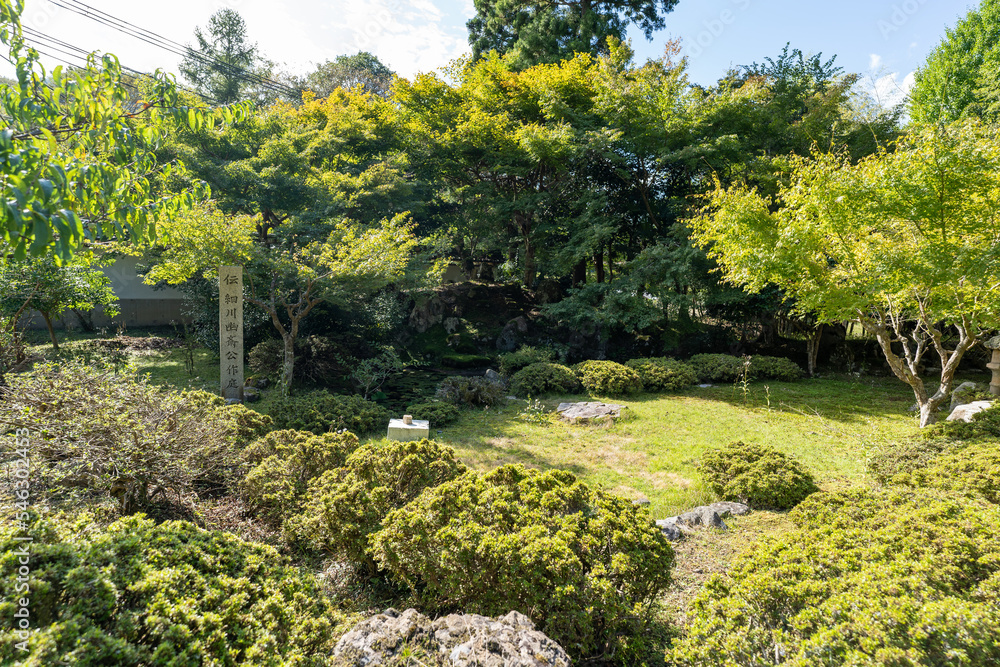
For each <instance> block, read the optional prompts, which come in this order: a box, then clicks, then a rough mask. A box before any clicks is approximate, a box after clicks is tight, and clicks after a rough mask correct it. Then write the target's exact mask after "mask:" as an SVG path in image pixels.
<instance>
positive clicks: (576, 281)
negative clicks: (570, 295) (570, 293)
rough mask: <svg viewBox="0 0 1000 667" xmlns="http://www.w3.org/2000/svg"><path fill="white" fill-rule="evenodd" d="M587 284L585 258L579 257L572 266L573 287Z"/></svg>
mask: <svg viewBox="0 0 1000 667" xmlns="http://www.w3.org/2000/svg"><path fill="white" fill-rule="evenodd" d="M586 284H587V260H585V259H581V260H580V261H579V262H577V263H576V266H574V267H573V287H579V286H580V285H586Z"/></svg>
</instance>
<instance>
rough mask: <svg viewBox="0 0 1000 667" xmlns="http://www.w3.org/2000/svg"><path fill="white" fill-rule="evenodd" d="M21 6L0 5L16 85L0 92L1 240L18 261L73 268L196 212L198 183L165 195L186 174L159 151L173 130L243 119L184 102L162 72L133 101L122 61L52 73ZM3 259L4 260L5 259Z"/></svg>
mask: <svg viewBox="0 0 1000 667" xmlns="http://www.w3.org/2000/svg"><path fill="white" fill-rule="evenodd" d="M21 9H22V4H21V2H20V0H16V1H12V0H0V22H2V23H3V25H4V29H3V31H2V33H0V39H2V41H3V42H4V43H5V44H6V45H7V46H8V47H9V59H10V61H11V62H13V63H14V64H15V67H16V71H17V84H16V85H8V84H3V85H0V113H2V114H3V115H4V117H5V119H6V121H5V122H6V128H5V129H3V130H0V178H2V179H3V181H4V184H5V191H6V193H7V200H6V205H5V206H3V207H2V209H0V239H2V241H4V242H5V243H6V244H7V245H8V246H9V249H10V252H11V254H12V256H13V257H14V258H15V259H17V260H21V259H24V258H25V257H26V256H27V255H29V254H30V255H32V256H36V257H38V256H42V255H53V256H55V257H56V258H57V261H67V260H69V258H70V257H72V256H73V254H75V253H76V252H78V251H79V250H80V249H81V248H82V247H83V246H84V245H85V244H88V243H91V242H94V241H99V240H101V239H107V238H111V237H117V238H127V239H141V238H148V237H153V236H155V234H156V228H155V225H154V224H153V220H154V219H155V218H156V217H157V216H159V215H169V214H171V213H175V212H177V211H180V210H182V209H184V208H186V207H190V206H191V204H192V203H193V201H194V200H195V199H196V198H198V197H199V196H201V195H202V194H203V191H204V188H203V186H202V184H201V183H198V182H192V183H189V184H188V187H185V188H181V189H178V190H171V191H165V190H163V189H162V187H161V184H162V182H163V181H164V180H165V179H169V178H170V177H171V176H172V175H174V174H179V173H184V171H185V170H184V167H183V165H182V164H180V163H170V162H163V161H161V160H159V159H158V158H157V155H156V151H157V149H158V148H159V147H160V145H161V144H162V142H163V141H164V139H165V137H166V136H167V134H168V133H169V132H170V131H172V130H173V129H174V128H176V127H179V126H185V127H190V128H199V127H207V126H213V125H215V124H216V123H218V122H219V121H231V120H233V119H234V118H235V117H237V116H240V115H242V114H244V113H245V110H244V109H242V108H236V109H229V108H222V109H211V108H208V107H205V106H202V105H198V104H197V103H194V102H192V101H190V100H186V99H185V98H184V97H183V96H182V95H181V94H180V93H179V92H178V90H177V87H176V86H175V85H174V82H173V79H172V77H170V76H169V75H167V74H165V73H163V72H161V71H157V72H156V73H155V74H154V75H153V76H152V77H151V78H150V79H149V80H148V81H146V82H144V89H145V90H144V99H143V101H141V102H140V103H133V102H132V100H131V99H130V96H131V94H132V91H131V90H130V89H129V88H128V87H126V86H125V85H123V78H124V75H123V73H122V68H121V65H120V64H119V62H118V60H117V59H116V58H115V57H114V56H111V55H104V56H100V57H99V56H97V55H95V54H91V55H90V56H89V57H88V61H87V62H88V65H87V67H86V68H82V69H72V70H65V69H63V68H62V67H56V68H55V69H53V70H52V71H46V70H45V69H44V67H42V65H41V64H40V63H39V61H38V54H37V52H35V51H34V50H32V49H31V48H29V47H28V46H26V45H25V43H24V39H23V35H22V32H21V24H20V13H21ZM2 259H3V258H2V257H0V261H2Z"/></svg>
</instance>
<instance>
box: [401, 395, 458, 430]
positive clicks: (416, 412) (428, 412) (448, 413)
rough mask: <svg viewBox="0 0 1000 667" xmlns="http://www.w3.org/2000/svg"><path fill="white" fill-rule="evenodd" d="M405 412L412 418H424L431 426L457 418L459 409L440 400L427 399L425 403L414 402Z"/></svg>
mask: <svg viewBox="0 0 1000 667" xmlns="http://www.w3.org/2000/svg"><path fill="white" fill-rule="evenodd" d="M406 414H408V415H410V416H412V417H413V418H414V419H426V420H427V421H429V422H430V423H431V428H433V427H435V426H445V425H447V424H451V423H452V422H454V421H455V420H457V419H458V417H459V415H460V414H461V411H460V410H459V409H458V408H457V407H455V406H454V405H452V404H451V403H443V402H441V401H427V402H425V403H414V404H413V405H411V406H410V407H408V408H406Z"/></svg>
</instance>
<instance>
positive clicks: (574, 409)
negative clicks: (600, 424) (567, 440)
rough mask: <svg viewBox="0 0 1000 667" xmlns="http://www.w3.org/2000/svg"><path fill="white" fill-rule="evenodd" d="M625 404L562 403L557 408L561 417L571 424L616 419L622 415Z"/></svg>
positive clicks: (594, 402)
mask: <svg viewBox="0 0 1000 667" xmlns="http://www.w3.org/2000/svg"><path fill="white" fill-rule="evenodd" d="M624 408H625V406H624V405H617V404H615V403H598V402H596V401H590V402H587V403H560V404H559V407H557V408H556V412H558V413H559V417H560V418H561V419H563V420H564V421H568V422H570V423H571V424H586V423H588V422H592V421H606V420H609V419H610V420H615V419H617V418H618V417H620V416H621V414H622V410H623V409H624Z"/></svg>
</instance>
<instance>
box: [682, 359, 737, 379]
mask: <svg viewBox="0 0 1000 667" xmlns="http://www.w3.org/2000/svg"><path fill="white" fill-rule="evenodd" d="M688 365H690V366H691V368H693V369H694V372H695V373H696V374H697V375H698V380H699V381H700V382H735V381H736V380H737V378H740V377H742V376H743V373H744V371H745V370H746V364H745V363H744V361H743V359H741V358H739V357H734V356H733V355H731V354H696V355H694V356H693V357H691V358H690V359H688Z"/></svg>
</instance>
